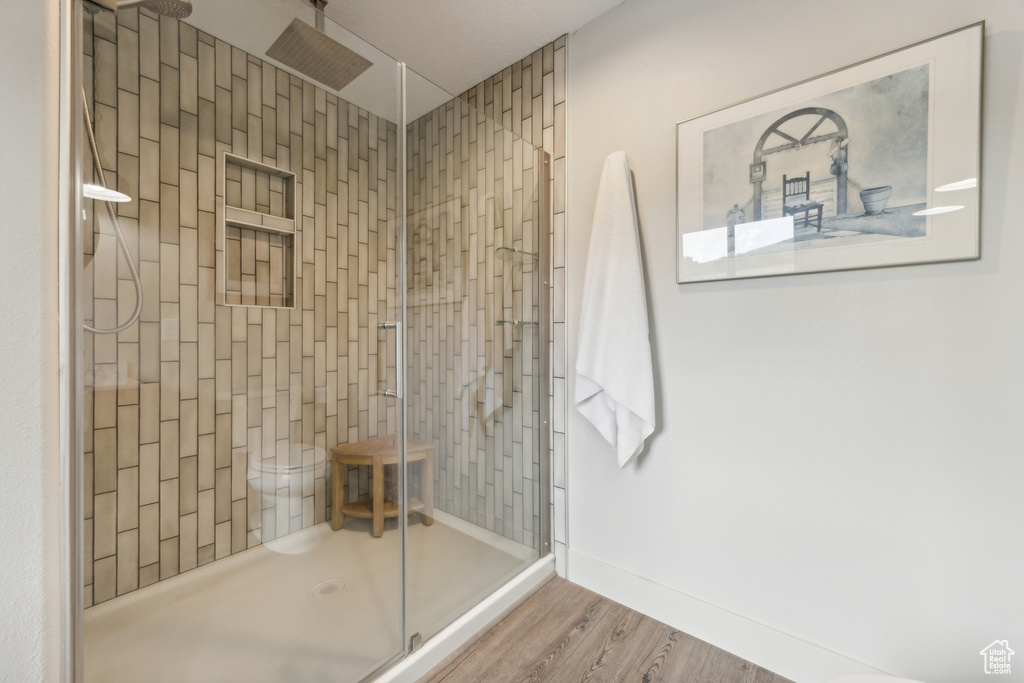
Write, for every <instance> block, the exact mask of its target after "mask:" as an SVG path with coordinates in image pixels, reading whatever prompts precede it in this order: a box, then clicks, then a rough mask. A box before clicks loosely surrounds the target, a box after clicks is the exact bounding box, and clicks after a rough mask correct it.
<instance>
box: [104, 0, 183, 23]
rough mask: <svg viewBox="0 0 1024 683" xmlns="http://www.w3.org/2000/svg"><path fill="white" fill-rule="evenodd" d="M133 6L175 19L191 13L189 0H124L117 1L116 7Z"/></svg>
mask: <svg viewBox="0 0 1024 683" xmlns="http://www.w3.org/2000/svg"><path fill="white" fill-rule="evenodd" d="M133 7H141V8H143V9H148V10H150V11H152V12H156V13H157V14H162V15H164V16H165V17H174V18H175V19H184V18H185V17H187V16H189V15H190V14H192V3H191V1H190V0H125V1H124V2H119V3H117V9H132V8H133Z"/></svg>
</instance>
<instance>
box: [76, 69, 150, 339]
mask: <svg viewBox="0 0 1024 683" xmlns="http://www.w3.org/2000/svg"><path fill="white" fill-rule="evenodd" d="M82 104H83V105H84V106H85V109H84V110H83V111H84V112H85V130H86V131H87V132H88V133H89V146H90V147H91V148H92V160H93V163H94V164H95V167H96V175H97V176H98V177H99V181H100V184H101V185H103V187H106V186H107V180H106V178H105V177H104V175H103V163H102V162H101V161H100V151H99V149H98V148H97V147H96V133H95V131H94V130H93V123H92V117H91V116H90V115H89V97H88V96H87V95H86V94H85V88H82ZM103 203H104V204H106V205H107V215H108V216H110V221H111V222H112V223H113V224H114V233H115V234H116V235H117V244H118V245H119V246H120V247H121V253H122V254H124V258H125V260H126V261H127V262H128V272H130V273H131V276H132V283H133V284H134V285H135V311H134V312H133V313H132V317H131V318H130V319H129V320H128V321H127V322H125V323H123V324H121V325H118V326H117V327H114V328H111V329H103V328H98V327H91V326H89V325H83V327H85V329H86V331H88V332H92V333H93V334H117V333H118V332H123V331H124V330H127V329H128V328H129V327H131V326H132V325H134V324H135V322H136V321H137V320H138V319H139V316H140V315H141V314H142V280H141V279H140V278H139V270H138V268H136V266H135V260H134V259H133V258H132V253H131V251H130V250H129V249H128V243H127V242H126V241H125V239H124V233H123V232H121V224H120V223H119V222H118V220H117V210H116V209H115V208H114V203H113V202H111V201H107V200H104V202H103Z"/></svg>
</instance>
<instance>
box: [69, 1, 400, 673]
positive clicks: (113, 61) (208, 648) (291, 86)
mask: <svg viewBox="0 0 1024 683" xmlns="http://www.w3.org/2000/svg"><path fill="white" fill-rule="evenodd" d="M101 5H103V6H112V5H114V3H112V2H109V1H108V0H104V1H103V2H102V3H99V4H93V3H89V2H84V3H83V5H80V6H78V7H77V8H76V11H80V12H82V17H83V22H82V26H83V40H82V45H83V52H84V54H83V56H82V64H83V78H82V85H83V86H84V88H83V90H84V98H83V99H84V104H85V107H86V108H87V109H88V113H89V126H88V127H89V129H90V132H94V134H95V135H94V137H95V142H96V144H95V153H94V150H93V149H92V146H91V145H89V146H88V148H86V149H83V150H82V152H81V162H80V163H81V168H82V175H83V176H84V177H85V178H86V179H88V180H92V181H94V182H96V183H98V184H103V185H105V186H106V187H107V188H109V189H116V190H118V191H120V192H122V193H124V194H125V195H127V196H128V197H129V198H130V199H131V201H129V202H125V203H119V204H116V205H115V204H108V203H107V202H106V201H104V200H102V199H95V200H94V199H90V200H86V201H85V202H84V205H83V206H84V209H85V217H84V219H83V221H82V224H81V230H82V235H83V237H84V239H83V240H82V241H83V243H84V245H85V253H84V255H83V262H84V265H83V268H82V272H81V273H80V279H79V286H78V292H79V293H80V300H79V301H78V306H79V307H80V309H81V311H82V314H83V318H84V319H85V322H86V324H87V325H89V326H90V327H91V328H93V329H94V330H96V331H95V332H91V333H88V334H86V335H85V336H84V342H83V346H82V348H80V349H78V350H77V351H78V353H79V354H80V360H81V364H82V367H83V368H84V376H85V377H84V387H83V395H82V402H81V403H82V405H84V409H83V415H82V424H83V426H84V427H83V435H82V437H83V438H82V443H83V444H84V453H83V464H84V466H83V467H82V468H81V469H82V471H83V473H84V474H83V481H81V482H80V484H81V491H82V498H83V500H84V510H83V515H82V519H81V525H82V526H81V530H82V534H81V535H82V538H83V542H84V546H85V548H84V557H83V558H82V566H83V578H84V581H83V586H82V594H83V596H84V602H85V605H84V607H85V611H84V617H83V623H84V652H85V654H84V658H85V664H84V680H86V681H103V682H104V683H110V682H115V681H139V680H145V681H175V682H178V681H217V682H220V681H232V680H246V681H255V680H258V681H296V680H322V681H338V682H345V683H348V682H351V681H358V680H361V679H363V678H365V677H367V676H370V675H372V674H373V673H374V672H375V671H377V670H379V669H380V668H381V667H383V666H386V665H387V664H388V663H389V662H391V661H393V660H394V659H396V658H398V657H400V656H401V655H402V653H403V652H404V650H405V643H406V639H405V637H404V636H403V619H404V614H405V612H404V602H403V599H404V594H403V593H404V591H403V578H404V565H403V544H402V539H401V534H400V533H399V532H397V531H395V530H394V524H393V523H392V524H391V528H385V529H384V531H383V533H382V534H381V535H379V536H377V535H375V534H374V532H375V529H374V528H373V519H372V518H369V517H356V516H347V515H346V516H345V518H344V520H342V519H341V508H342V507H344V506H345V505H360V504H361V502H364V501H365V499H367V498H368V497H369V496H370V495H371V494H372V482H373V477H372V466H366V465H364V464H360V463H359V462H351V461H343V460H342V458H339V457H338V449H342V451H343V450H344V448H345V447H353V448H356V449H357V450H358V446H357V444H361V443H366V442H368V441H371V440H373V439H375V438H380V437H387V436H388V435H393V434H395V433H396V432H397V431H398V427H399V425H400V424H401V420H402V416H401V412H400V410H401V404H400V403H397V402H395V401H394V400H392V399H389V398H387V397H385V396H384V395H383V394H382V393H381V391H380V390H379V386H378V384H379V380H380V379H381V377H380V372H379V363H378V361H379V360H380V356H381V355H387V353H388V351H385V350H382V349H380V348H378V346H377V345H376V344H375V343H374V342H375V340H376V338H377V337H376V335H377V333H378V330H377V327H376V325H377V323H378V322H381V321H384V320H387V319H389V316H390V315H391V312H392V311H395V310H397V302H398V298H399V297H398V292H399V290H398V284H397V283H398V282H399V278H400V273H399V270H400V269H399V260H398V256H397V254H398V253H399V252H398V246H397V243H398V236H399V232H398V228H397V224H398V216H399V214H398V207H399V196H400V195H399V191H400V190H399V187H400V182H399V181H400V171H399V168H400V164H399V159H400V156H399V135H398V132H399V131H400V130H401V129H402V127H403V126H404V122H403V120H402V113H401V108H400V106H399V102H398V97H397V93H398V92H399V81H400V78H399V74H400V70H399V65H398V64H396V62H395V61H394V60H392V59H390V58H389V57H387V55H384V54H383V53H381V52H379V51H377V50H375V49H374V48H372V46H369V45H367V44H366V43H364V42H363V41H361V40H359V39H358V38H357V37H355V36H353V35H352V34H350V33H348V32H347V31H345V30H344V29H342V28H341V27H340V26H338V25H336V24H334V23H333V22H331V21H330V19H325V18H324V17H323V16H322V15H319V14H317V13H314V11H313V9H312V8H311V7H310V6H309V5H308V4H307V3H305V2H302V1H301V0H260V1H256V0H193V1H192V2H191V3H187V2H178V3H166V2H165V3H153V4H151V5H147V3H145V2H143V3H141V5H142V6H141V7H136V8H134V9H124V8H122V9H120V10H118V11H117V12H116V14H115V13H114V12H113V11H111V10H110V9H107V8H104V7H102V6H101ZM189 6H190V7H191V13H190V14H189V15H188V16H186V17H180V14H179V16H172V15H170V14H161V13H160V12H162V11H166V10H167V9H168V8H171V9H175V10H178V9H181V10H183V11H184V8H186V7H189ZM302 36H307V37H309V36H312V37H313V38H314V39H316V40H321V39H326V40H327V41H330V42H328V43H323V42H322V41H321V44H322V45H327V47H326V48H322V49H323V50H325V53H324V54H322V55H321V57H322V58H320V59H315V60H313V62H314V63H313V64H311V63H310V62H308V61H306V62H304V61H303V60H302V58H301V55H297V54H296V53H295V50H294V46H295V41H297V40H299V39H300V38H301V37H302ZM339 46H340V47H343V48H344V49H339ZM275 48H276V49H275ZM314 67H319V68H320V69H321V70H319V71H314ZM360 68H362V69H363V70H362V71H361V72H358V71H359V69H360ZM357 72H358V73H357ZM339 74H347V75H348V76H347V77H351V80H350V82H348V83H347V84H343V83H341V82H340V81H339V80H337V77H338V76H339ZM83 114H84V112H83ZM84 119H85V117H84V116H82V118H81V120H82V122H83V123H82V125H85V124H84ZM74 123H75V124H76V125H77V124H78V123H79V122H78V121H76V122H74ZM82 138H83V139H88V136H87V135H84V134H83V136H82ZM101 168H102V169H103V170H102V173H101V171H100V169H101ZM118 233H121V235H122V237H119V236H118ZM126 253H127V254H130V257H131V263H130V262H129V259H128V258H127V257H126ZM136 283H138V287H139V288H140V289H141V306H140V309H141V310H140V311H139V315H138V317H137V319H135V320H132V319H133V318H135V316H134V314H133V313H134V308H135V306H136ZM119 328H121V329H119ZM392 343H393V342H392ZM335 527H337V528H335Z"/></svg>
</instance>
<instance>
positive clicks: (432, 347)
mask: <svg viewBox="0 0 1024 683" xmlns="http://www.w3.org/2000/svg"><path fill="white" fill-rule="evenodd" d="M511 80H512V79H511V78H510V79H509V81H510V83H509V85H511ZM407 81H408V84H407V92H408V96H407V119H408V121H409V123H408V125H407V127H406V137H407V142H406V150H407V151H406V173H407V174H408V176H407V177H408V179H407V182H406V198H407V209H406V211H407V213H406V249H405V259H406V264H405V274H406V281H405V296H406V317H405V321H406V353H407V356H406V362H405V368H406V373H405V374H406V382H405V389H406V401H407V408H406V430H407V435H408V438H409V444H410V448H409V453H408V462H407V469H408V471H407V476H406V479H407V481H408V486H409V492H410V500H412V501H414V503H413V504H414V505H416V504H427V503H426V502H427V501H429V503H430V507H431V510H432V512H431V513H430V515H429V516H427V517H426V518H424V519H421V520H420V521H421V523H419V524H417V523H415V521H414V522H412V523H410V525H409V530H408V539H409V540H408V553H407V574H408V578H407V581H408V586H409V589H408V605H407V619H408V632H409V634H410V635H412V634H417V633H418V634H420V636H421V637H422V638H423V639H424V640H426V639H428V638H430V637H431V636H433V635H435V634H436V633H437V632H438V631H440V630H441V629H443V628H444V627H445V626H447V625H448V624H450V623H451V622H452V621H454V620H455V619H456V618H458V617H459V616H461V615H462V614H464V613H465V612H466V611H467V610H469V609H470V608H471V607H473V606H474V605H476V604H477V603H478V602H479V601H480V600H481V599H483V598H484V597H486V596H487V595H488V594H490V593H491V592H493V591H494V590H496V589H497V588H499V587H500V586H501V585H503V584H504V583H506V582H507V581H508V580H509V579H511V578H512V577H513V576H515V575H516V574H517V573H519V572H521V571H522V570H523V569H525V568H526V567H527V566H529V565H530V564H531V563H533V562H534V561H535V560H537V559H538V558H539V557H540V556H541V555H543V554H547V553H548V552H549V550H550V548H549V546H547V545H546V544H547V543H548V538H547V534H545V533H543V532H542V530H543V529H544V528H546V526H547V516H546V515H545V514H543V513H544V512H546V511H547V509H548V508H547V503H546V497H544V496H542V490H543V488H544V487H543V486H542V472H544V473H546V469H547V468H548V459H547V457H546V456H547V444H548V439H547V436H548V431H547V429H548V423H547V411H546V409H545V408H546V400H547V397H548V391H549V384H548V381H547V380H546V379H544V378H545V377H547V376H548V373H547V365H546V354H547V351H548V349H547V341H546V339H547V334H546V333H547V327H546V325H542V324H541V322H542V321H543V320H544V319H545V318H546V303H547V296H548V289H549V288H548V287H547V277H543V278H542V277H541V274H542V273H546V272H547V270H546V269H547V264H548V261H547V255H548V246H549V243H550V227H549V223H548V221H547V220H545V219H544V216H545V215H546V214H547V210H548V208H549V207H548V205H547V202H546V200H545V198H546V191H547V188H548V178H549V175H548V169H547V155H546V154H544V153H543V152H541V151H539V150H536V149H535V148H534V147H533V146H531V145H530V144H528V143H527V142H526V141H524V140H523V138H522V137H520V136H518V135H516V134H514V133H513V132H512V131H511V130H508V129H506V128H503V127H502V126H501V125H499V123H498V120H500V119H501V118H502V115H503V113H504V114H506V115H507V114H508V113H509V112H507V111H505V110H506V109H511V107H512V98H511V97H509V98H508V101H507V102H504V104H503V103H502V98H501V96H500V93H495V94H494V95H495V96H492V98H491V99H490V100H489V102H488V104H487V107H488V109H489V111H486V115H485V113H484V112H480V111H478V110H477V109H475V108H473V107H471V106H469V105H468V104H467V103H466V102H465V101H464V100H463V99H462V98H452V97H451V96H448V95H446V94H445V93H444V92H443V91H441V90H440V89H439V88H437V87H436V86H434V85H432V84H431V83H430V82H429V81H427V80H426V79H424V78H422V77H421V76H419V75H418V74H416V73H415V72H413V71H412V70H407ZM484 99H486V98H481V101H483V100H484ZM495 102H496V104H495ZM496 119H497V120H496ZM417 448H419V449H427V453H426V454H425V455H419V456H417V455H414V450H415V449H417ZM424 463H427V464H426V465H425V464H424ZM544 483H546V478H545V479H544ZM415 517H416V516H415V515H412V516H411V517H410V519H412V520H415ZM542 517H543V519H542ZM428 521H429V522H432V523H431V524H430V525H429V526H427V525H426V522H428ZM466 567H471V568H472V572H471V573H469V574H465V568H466ZM444 576H449V577H453V576H459V577H461V578H459V579H458V580H457V581H449V582H448V583H447V584H445V585H446V588H445V590H444V591H441V592H437V591H434V590H432V586H433V584H435V583H436V582H437V581H438V580H439V579H438V577H444Z"/></svg>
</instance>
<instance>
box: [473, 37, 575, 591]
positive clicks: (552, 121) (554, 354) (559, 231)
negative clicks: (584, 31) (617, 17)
mask: <svg viewBox="0 0 1024 683" xmlns="http://www.w3.org/2000/svg"><path fill="white" fill-rule="evenodd" d="M565 59H566V37H565V36H562V37H561V38H558V39H557V40H555V41H554V42H552V43H550V44H548V45H545V46H544V47H543V48H541V49H539V50H537V51H535V52H534V53H533V54H531V55H529V56H527V57H526V58H524V59H522V60H521V61H519V62H517V63H515V64H513V65H512V66H509V67H507V68H505V69H503V70H502V71H501V72H500V73H497V74H495V75H494V76H492V77H491V78H489V79H487V80H486V81H483V82H482V83H479V84H478V85H476V86H475V87H473V88H471V89H470V90H468V91H466V92H465V93H463V95H462V96H461V97H462V99H464V100H465V101H466V102H468V103H469V104H470V105H472V106H473V107H475V108H476V109H478V110H479V111H481V112H483V113H484V114H485V115H486V116H487V118H489V119H493V120H494V121H497V122H499V123H500V124H501V125H502V127H504V128H507V129H509V130H511V131H513V132H514V133H515V134H517V135H521V136H522V138H523V140H525V141H526V142H527V143H530V144H532V145H533V146H535V147H537V148H540V149H543V150H544V151H545V152H547V153H548V154H549V155H550V157H551V173H550V174H549V183H550V185H549V189H550V195H549V196H550V197H551V212H552V216H551V234H550V248H551V271H550V272H549V273H548V275H549V277H550V280H549V282H550V284H551V286H550V288H549V291H548V295H549V296H550V297H551V306H550V309H549V310H550V311H551V339H550V340H549V345H550V346H549V350H550V353H551V356H550V357H551V375H552V377H551V385H550V386H549V387H545V389H544V394H546V395H547V396H548V399H549V400H550V401H551V424H550V425H548V427H547V428H548V429H550V437H551V438H550V443H551V467H552V476H551V483H552V496H551V507H552V514H551V519H552V520H553V527H554V529H553V539H552V540H553V550H554V553H555V558H556V563H557V566H558V568H559V571H564V567H565V542H566V538H565V495H566V490H565V410H566V402H565V376H566V375H565Z"/></svg>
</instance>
